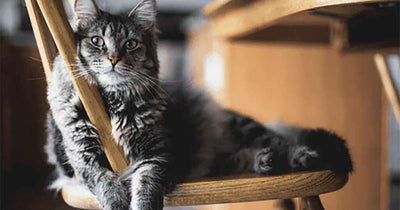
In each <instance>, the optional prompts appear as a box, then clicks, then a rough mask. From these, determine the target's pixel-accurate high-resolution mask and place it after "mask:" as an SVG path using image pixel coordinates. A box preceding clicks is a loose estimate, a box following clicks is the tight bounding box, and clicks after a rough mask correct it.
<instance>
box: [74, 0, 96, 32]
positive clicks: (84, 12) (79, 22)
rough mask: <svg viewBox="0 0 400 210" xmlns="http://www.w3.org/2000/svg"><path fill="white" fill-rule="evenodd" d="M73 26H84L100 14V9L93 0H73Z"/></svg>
mask: <svg viewBox="0 0 400 210" xmlns="http://www.w3.org/2000/svg"><path fill="white" fill-rule="evenodd" d="M74 14H75V19H74V22H75V26H76V27H82V28H84V27H86V26H88V24H89V23H90V22H91V21H93V20H95V19H96V18H97V17H98V16H99V15H100V10H99V8H98V7H97V5H96V3H95V2H94V0H75V5H74Z"/></svg>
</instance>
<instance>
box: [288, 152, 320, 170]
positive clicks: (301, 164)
mask: <svg viewBox="0 0 400 210" xmlns="http://www.w3.org/2000/svg"><path fill="white" fill-rule="evenodd" d="M290 165H291V166H292V168H294V169H297V170H317V169H319V165H320V156H319V154H318V152H317V151H315V150H312V149H310V148H309V147H307V146H301V147H298V148H296V150H295V151H294V154H293V157H292V159H291V161H290Z"/></svg>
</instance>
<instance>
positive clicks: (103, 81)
mask: <svg viewBox="0 0 400 210" xmlns="http://www.w3.org/2000/svg"><path fill="white" fill-rule="evenodd" d="M96 77H97V81H98V83H99V84H100V85H101V86H109V85H118V84H121V83H124V82H126V81H128V79H129V78H127V77H126V76H123V75H121V74H119V73H118V72H115V71H108V72H105V73H101V74H97V75H96Z"/></svg>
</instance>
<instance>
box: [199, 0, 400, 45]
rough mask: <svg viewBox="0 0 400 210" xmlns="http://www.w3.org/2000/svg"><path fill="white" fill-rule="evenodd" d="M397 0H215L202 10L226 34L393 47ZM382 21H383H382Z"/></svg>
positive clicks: (396, 33) (395, 39)
mask: <svg viewBox="0 0 400 210" xmlns="http://www.w3.org/2000/svg"><path fill="white" fill-rule="evenodd" d="M399 2H400V1H398V0H216V1H214V2H213V3H211V4H209V5H208V6H207V7H206V8H205V9H204V14H205V15H206V16H207V17H209V18H210V19H211V20H212V22H213V23H214V24H215V29H216V34H217V36H219V37H221V38H225V39H257V40H272V41H294V42H314V43H329V44H331V45H332V46H333V47H335V48H337V49H345V48H351V47H352V48H357V47H358V48H359V47H362V48H363V49H365V47H366V45H369V46H373V47H377V46H379V47H382V46H393V45H395V44H398V37H399ZM382 23H384V24H382Z"/></svg>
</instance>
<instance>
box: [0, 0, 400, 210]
mask: <svg viewBox="0 0 400 210" xmlns="http://www.w3.org/2000/svg"><path fill="white" fill-rule="evenodd" d="M96 1H97V2H98V4H99V7H100V8H101V9H103V10H105V11H109V12H111V13H128V12H129V11H130V9H131V8H133V7H134V5H136V3H137V2H138V1H137V0H112V1H111V0H96ZM212 2H213V0H159V1H158V9H159V14H158V24H159V29H160V31H161V33H160V34H159V42H158V46H159V50H158V53H159V59H160V63H161V77H162V78H163V79H164V80H168V78H169V76H171V75H175V74H179V75H182V76H184V77H187V78H189V79H190V80H191V81H192V82H193V83H194V84H196V85H197V86H200V87H202V88H203V89H204V90H206V91H207V92H208V93H209V94H210V95H212V96H213V97H214V98H215V99H216V100H217V101H218V102H219V103H221V104H222V105H223V106H225V107H227V108H231V109H234V110H237V111H240V112H242V113H244V114H247V115H250V116H252V117H254V118H256V119H257V120H260V121H262V122H270V121H276V120H280V121H282V122H285V123H292V124H297V125H301V126H306V127H325V128H328V129H331V130H333V131H336V132H337V133H339V134H340V135H342V136H343V137H344V138H346V139H348V145H349V147H350V149H351V153H352V155H353V158H354V161H355V173H354V174H353V175H352V176H351V177H350V180H349V182H348V184H347V185H346V186H345V187H344V188H343V189H342V190H339V191H337V192H334V193H330V194H327V195H323V196H322V202H323V203H324V205H325V207H326V208H327V209H399V208H400V204H399V199H400V131H399V124H398V123H397V122H398V121H396V118H395V115H394V114H393V111H392V110H391V108H390V104H389V102H388V101H387V99H386V94H385V92H384V91H383V88H382V84H381V81H380V78H379V75H378V73H377V70H376V67H375V64H374V61H373V55H374V53H376V52H377V49H379V50H380V51H382V52H384V53H385V54H386V55H387V58H388V60H387V61H388V64H389V65H390V70H391V71H392V72H391V73H392V77H393V78H394V80H395V82H397V85H398V86H397V88H398V90H400V58H399V48H398V46H399V39H400V38H399V16H398V13H399V4H398V3H394V4H391V5H390V4H385V5H379V4H366V5H363V6H365V8H367V9H365V10H363V11H368V12H370V13H371V10H373V11H375V13H374V14H375V16H378V17H379V18H381V19H383V20H385V23H386V25H384V26H383V27H379V28H378V29H379V30H378V29H376V28H374V30H376V31H381V32H382V33H383V32H384V33H383V34H384V36H385V37H384V38H387V34H390V35H389V38H388V40H389V42H385V43H383V44H382V45H378V47H376V46H377V45H376V42H375V41H376V40H375V39H377V38H379V39H380V38H382V36H380V35H377V36H376V37H372V38H371V39H365V38H364V39H360V37H364V35H365V34H370V33H367V32H365V33H360V34H361V35H357V33H354V34H355V35H354V36H352V37H351V39H350V41H349V42H346V43H347V44H345V46H344V47H343V43H342V42H341V43H342V44H339V48H340V49H338V47H337V45H338V44H337V41H336V40H333V41H332V28H331V27H332V26H335V27H336V25H337V24H336V23H334V24H333V23H332V21H331V20H329V21H320V20H319V19H315V22H313V24H314V23H318V24H317V25H307V24H304V23H302V24H300V23H299V22H298V21H297V22H293V20H291V19H288V20H286V19H285V21H283V22H282V24H277V25H276V26H274V27H269V28H265V29H263V30H259V31H257V33H249V34H246V36H238V37H235V38H229V39H226V38H224V35H221V34H224V33H225V34H229V33H230V31H232V30H233V29H232V28H234V27H233V25H232V24H233V23H235V22H229V21H228V22H225V23H224V22H223V21H224V19H223V18H225V17H224V15H226V17H227V18H231V16H232V15H231V14H230V13H228V12H227V11H228V10H232V11H233V10H234V9H238V10H239V9H241V8H242V7H246V4H247V3H245V1H238V2H241V3H238V4H228V5H227V8H228V9H226V8H224V9H223V10H221V11H217V12H219V13H220V15H215V14H208V17H204V16H203V13H202V9H203V7H204V6H206V5H207V4H210V3H212ZM219 2H223V1H219ZM225 2H230V1H225ZM249 2H253V1H249ZM259 2H262V1H261V0H260V1H259ZM65 5H66V9H67V11H68V12H69V14H70V12H71V11H70V8H69V6H68V2H66V3H65ZM232 5H233V6H232ZM371 8H372V9H371ZM382 8H384V10H383V9H382ZM211 9H212V8H211ZM342 11H345V10H342ZM376 11H378V12H376ZM269 12H270V11H269ZM329 12H331V10H329ZM329 12H326V11H322V12H321V10H319V11H311V12H309V13H307V15H308V14H317V17H318V18H321V17H322V18H326V16H328V17H329V18H332V16H334V15H336V16H335V17H336V18H337V14H338V13H335V14H332V13H329ZM364 13H366V12H364ZM364 13H362V14H361V12H360V13H357V15H358V16H351V17H350V18H348V19H345V20H346V21H347V22H346V23H349V25H348V26H349V27H348V29H349V30H352V31H360V30H365V26H363V25H362V24H360V21H359V20H360V19H362V18H364V19H365V18H366V17H370V15H369V14H370V13H366V14H364ZM250 14H251V13H250ZM340 14H342V13H340ZM360 14H361V15H360ZM376 14H378V15H376ZM382 14H389V15H382ZM229 15H231V16H229ZM365 15H368V16H365ZM301 17H302V16H301ZM344 18H346V17H344ZM396 18H397V20H396ZM300 19H301V18H300ZM381 19H380V20H381ZM307 20H308V19H307ZM339 20H340V23H343V20H344V19H343V17H341V16H339ZM367 20H369V19H367ZM313 21H314V18H313ZM237 23H238V25H240V24H242V23H241V22H240V21H239V22H237ZM322 23H323V24H322ZM325 23H328V25H324V24H325ZM369 23H370V25H369V26H371V25H372V26H374V21H370V22H369ZM224 24H225V25H224ZM335 24H336V25H335ZM375 25H382V24H375ZM288 26H290V27H288ZM327 27H328V28H327ZM0 32H1V35H0V57H1V60H0V62H1V63H0V68H1V69H0V82H1V83H0V91H1V95H0V97H1V98H0V100H1V126H0V135H1V142H0V149H1V150H0V158H1V175H0V178H1V182H0V186H1V198H0V208H1V209H28V210H30V209H32V210H33V209H71V208H70V207H68V206H67V205H66V204H65V203H64V202H63V201H62V199H61V197H60V195H57V194H54V193H53V192H49V191H47V190H46V185H47V184H48V180H49V179H50V177H51V170H52V169H51V168H50V167H49V166H48V165H47V164H46V156H45V154H44V151H43V145H44V143H45V132H44V131H45V129H44V119H45V115H46V112H47V110H48V105H47V103H46V97H45V93H46V90H45V89H46V79H45V75H44V73H43V67H42V64H41V62H40V57H39V54H38V50H37V47H36V43H35V39H34V37H33V33H32V29H31V26H30V21H29V18H28V15H27V11H26V7H25V3H24V1H22V0H0ZM367 38H368V37H367ZM360 40H361V41H360ZM364 43H367V45H365V46H367V47H365V49H364V47H363V46H364V45H362V44H364ZM353 44H354V45H353ZM378 44H381V43H378ZM332 46H333V47H332ZM371 46H372V47H373V48H371ZM178 209H179V208H178ZM181 209H183V208H181ZM184 209H213V210H214V209H215V210H222V209H235V210H236V209H237V210H239V209H247V210H248V209H274V202H273V201H263V202H252V203H240V204H223V205H210V206H202V207H185V208H184Z"/></svg>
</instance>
